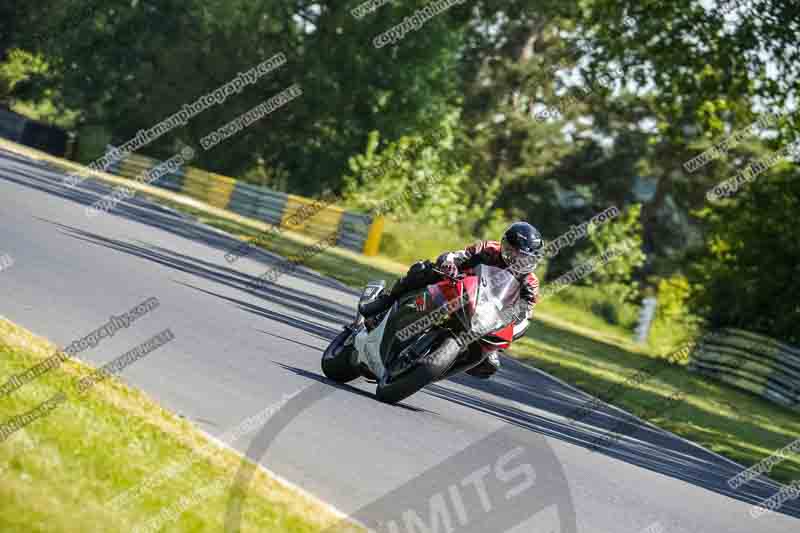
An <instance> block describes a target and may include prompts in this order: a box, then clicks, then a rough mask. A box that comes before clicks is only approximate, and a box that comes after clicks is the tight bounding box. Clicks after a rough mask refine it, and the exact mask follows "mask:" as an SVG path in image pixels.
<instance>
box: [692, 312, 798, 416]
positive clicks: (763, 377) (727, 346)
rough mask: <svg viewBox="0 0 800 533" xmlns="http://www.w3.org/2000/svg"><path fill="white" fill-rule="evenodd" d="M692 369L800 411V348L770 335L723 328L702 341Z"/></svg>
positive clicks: (693, 360) (693, 354) (694, 356)
mask: <svg viewBox="0 0 800 533" xmlns="http://www.w3.org/2000/svg"><path fill="white" fill-rule="evenodd" d="M689 370H690V371H692V372H696V373H698V374H702V375H704V376H708V377H710V378H713V379H715V380H717V381H721V382H723V383H726V384H728V385H732V386H734V387H737V388H740V389H743V390H746V391H748V392H751V393H753V394H756V395H758V396H761V397H762V398H764V399H766V400H769V401H771V402H773V403H777V404H779V405H782V406H784V407H788V408H789V409H792V410H794V411H798V412H800V349H798V348H795V347H793V346H789V345H787V344H784V343H782V342H779V341H777V340H775V339H772V338H770V337H766V336H763V335H760V334H757V333H751V332H748V331H744V330H740V329H734V328H726V329H723V330H721V331H720V332H719V334H718V335H716V336H713V337H711V338H704V339H702V340H701V342H700V343H699V344H698V345H697V347H696V348H695V350H694V351H693V352H692V355H691V357H690V360H689Z"/></svg>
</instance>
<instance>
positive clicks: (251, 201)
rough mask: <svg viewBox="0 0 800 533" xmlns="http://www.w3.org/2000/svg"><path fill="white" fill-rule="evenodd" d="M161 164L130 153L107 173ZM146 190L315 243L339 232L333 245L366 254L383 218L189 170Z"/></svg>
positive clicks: (133, 173)
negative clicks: (158, 190)
mask: <svg viewBox="0 0 800 533" xmlns="http://www.w3.org/2000/svg"><path fill="white" fill-rule="evenodd" d="M160 163H161V162H160V161H158V160H156V159H151V158H149V157H145V156H142V155H138V154H131V155H129V156H127V157H126V158H125V159H123V160H121V161H118V162H116V163H114V164H113V165H112V166H111V167H110V168H109V172H111V173H113V174H116V175H118V176H122V177H124V178H129V179H134V178H136V177H137V176H139V175H141V174H142V173H143V172H147V171H148V170H150V169H151V168H153V167H155V166H157V165H159V164H160ZM150 185H153V186H156V187H161V188H163V189H168V190H170V191H173V192H177V193H181V194H185V195H186V196H189V197H191V198H194V199H196V200H200V201H202V202H205V203H207V204H209V205H212V206H214V207H218V208H221V209H227V210H228V211H232V212H234V213H237V214H239V215H242V216H245V217H248V218H254V219H257V220H260V221H262V222H266V223H268V224H280V225H281V226H282V227H284V228H286V229H288V230H290V231H294V232H297V233H302V234H304V235H308V236H310V237H313V238H316V239H320V240H321V239H325V238H327V237H328V236H329V235H330V234H331V233H332V232H334V231H338V233H337V235H338V237H337V243H336V245H337V246H340V247H343V248H347V249H349V250H353V251H355V252H359V253H363V254H365V255H377V253H378V248H379V245H380V237H381V234H382V231H383V218H382V217H370V216H369V215H361V214H357V213H350V212H347V211H345V210H344V209H342V208H341V207H338V206H335V205H332V204H325V203H324V202H323V201H320V200H314V199H311V198H304V197H302V196H296V195H293V194H286V193H282V192H278V191H273V190H271V189H268V188H266V187H261V186H257V185H251V184H249V183H244V182H241V181H238V180H236V179H233V178H229V177H227V176H222V175H219V174H215V173H213V172H206V171H205V170H200V169H198V168H193V167H185V168H181V169H179V170H178V171H177V172H175V173H174V174H168V175H166V176H163V177H161V178H159V179H158V180H155V181H153V182H150Z"/></svg>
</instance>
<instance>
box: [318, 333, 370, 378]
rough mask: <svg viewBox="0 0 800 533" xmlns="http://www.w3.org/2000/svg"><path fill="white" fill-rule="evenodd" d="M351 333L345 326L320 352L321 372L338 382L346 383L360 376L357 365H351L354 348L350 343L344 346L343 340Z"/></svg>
mask: <svg viewBox="0 0 800 533" xmlns="http://www.w3.org/2000/svg"><path fill="white" fill-rule="evenodd" d="M352 334H353V332H352V331H350V329H349V328H345V330H344V331H342V332H341V333H339V335H337V336H336V338H335V339H333V341H331V343H330V345H329V346H328V348H327V349H326V350H325V353H323V354H322V373H323V374H325V376H326V377H327V378H329V379H332V380H333V381H336V382H338V383H347V382H348V381H353V380H354V379H356V378H357V377H359V376H361V371H360V370H359V369H358V367H356V366H353V351H354V350H355V348H354V347H353V345H352V344H350V345H348V346H345V342H346V341H347V339H349V338H350V335H352Z"/></svg>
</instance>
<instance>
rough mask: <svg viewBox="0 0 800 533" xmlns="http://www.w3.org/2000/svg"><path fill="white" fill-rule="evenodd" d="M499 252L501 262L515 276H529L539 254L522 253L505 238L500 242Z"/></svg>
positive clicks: (537, 260)
mask: <svg viewBox="0 0 800 533" xmlns="http://www.w3.org/2000/svg"><path fill="white" fill-rule="evenodd" d="M500 252H501V254H502V256H503V261H505V263H506V264H507V265H508V267H509V269H510V270H511V271H512V272H514V273H515V274H517V275H522V274H530V273H531V272H533V271H534V269H535V268H536V264H537V263H538V262H539V254H537V253H535V252H534V253H524V252H522V251H521V250H519V249H518V248H516V247H515V246H513V245H512V244H511V243H509V242H508V240H507V239H506V238H505V237H503V240H502V241H501V242H500Z"/></svg>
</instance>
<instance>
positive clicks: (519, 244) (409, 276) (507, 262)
mask: <svg viewBox="0 0 800 533" xmlns="http://www.w3.org/2000/svg"><path fill="white" fill-rule="evenodd" d="M542 247H543V241H542V236H541V234H540V233H539V231H538V230H537V229H536V228H534V227H533V226H532V225H530V224H528V223H527V222H523V221H519V222H514V223H513V224H511V225H510V226H509V227H508V228H507V229H506V230H505V231H504V232H503V236H502V238H501V240H500V242H497V241H478V242H476V243H475V244H472V245H470V246H467V247H466V248H464V249H463V250H458V251H455V252H448V253H444V254H442V255H440V256H439V257H438V258H437V259H436V264H435V265H434V264H433V263H431V262H430V261H419V262H417V263H414V264H413V265H412V266H411V268H409V270H408V272H407V273H406V275H405V276H403V277H402V278H400V279H399V280H397V282H396V283H395V284H394V286H393V287H392V290H391V291H389V292H385V293H383V294H382V295H380V296H379V297H378V298H376V299H375V300H373V301H371V302H368V303H366V304H362V305H360V306H359V312H360V313H361V314H362V315H363V316H364V317H365V318H369V317H372V316H375V315H378V314H379V313H382V312H384V311H386V310H388V309H389V308H390V307H392V305H394V303H395V302H396V301H397V300H398V299H399V298H400V297H401V296H402V295H403V294H405V293H407V292H409V291H413V290H419V289H422V288H424V287H426V286H428V285H430V284H432V283H436V282H438V281H441V279H442V275H441V274H439V273H438V272H436V271H435V270H434V268H436V269H438V270H440V271H442V272H444V273H446V274H447V275H448V276H451V277H454V276H456V275H458V273H459V270H460V269H468V268H474V267H475V266H477V265H479V264H484V265H489V266H494V267H499V268H506V269H508V270H509V271H510V272H511V273H512V274H513V275H514V276H515V277H516V278H517V280H518V281H519V282H520V298H521V299H522V300H524V301H526V302H527V304H528V305H527V314H526V316H525V317H522V318H521V320H524V319H525V318H528V317H530V316H531V314H532V312H533V307H534V306H535V305H536V304H537V303H538V302H539V279H538V278H537V277H536V275H535V274H534V273H533V269H534V268H535V267H536V263H537V261H538V260H539V258H540V257H541V250H542ZM499 368H500V359H499V357H498V356H497V353H496V352H492V353H491V354H490V355H489V357H487V358H486V359H484V360H483V362H481V363H480V364H478V365H477V366H474V367H473V368H471V369H469V370H467V371H466V372H467V373H468V374H470V375H472V376H475V377H479V378H483V379H488V378H490V377H491V376H492V375H493V374H494V373H495V372H497V370H498V369H499Z"/></svg>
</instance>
